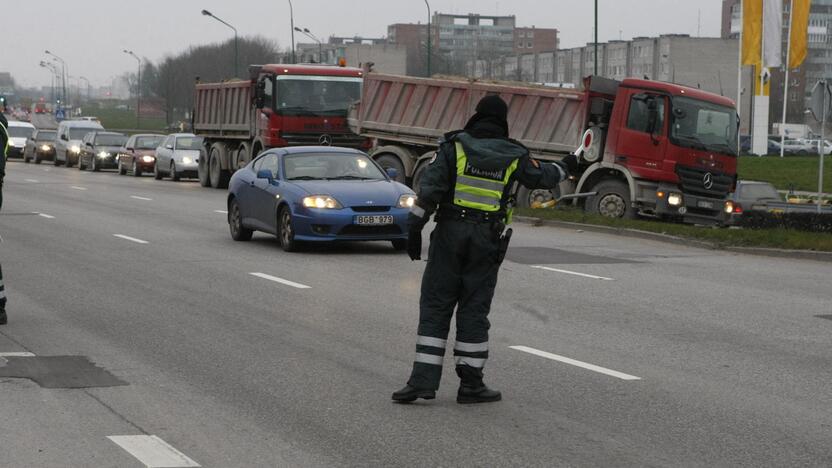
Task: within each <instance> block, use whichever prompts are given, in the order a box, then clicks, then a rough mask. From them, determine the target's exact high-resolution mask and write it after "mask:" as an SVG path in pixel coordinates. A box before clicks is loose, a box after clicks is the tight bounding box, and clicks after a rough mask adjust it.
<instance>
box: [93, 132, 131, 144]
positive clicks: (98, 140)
mask: <svg viewBox="0 0 832 468" xmlns="http://www.w3.org/2000/svg"><path fill="white" fill-rule="evenodd" d="M126 141H127V135H98V136H96V137H95V144H96V145H98V146H121V145H123V144H124V143H125V142H126Z"/></svg>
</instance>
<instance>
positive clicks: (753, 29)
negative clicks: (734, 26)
mask: <svg viewBox="0 0 832 468" xmlns="http://www.w3.org/2000/svg"><path fill="white" fill-rule="evenodd" d="M762 43H763V0H744V1H743V2H742V64H743V65H756V66H757V67H758V68H759V65H760V61H761V57H760V56H761V53H762V51H761V49H762Z"/></svg>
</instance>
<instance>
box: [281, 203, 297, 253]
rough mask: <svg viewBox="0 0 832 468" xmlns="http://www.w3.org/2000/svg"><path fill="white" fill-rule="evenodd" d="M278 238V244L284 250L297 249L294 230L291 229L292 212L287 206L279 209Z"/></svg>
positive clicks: (291, 250)
mask: <svg viewBox="0 0 832 468" xmlns="http://www.w3.org/2000/svg"><path fill="white" fill-rule="evenodd" d="M278 227H279V229H278V231H279V232H278V233H277V235H278V238H279V239H280V246H281V247H282V248H283V250H285V251H286V252H294V251H295V250H297V241H295V232H294V230H292V213H291V212H290V211H289V207H288V206H284V207H283V209H282V210H280V216H279V218H278Z"/></svg>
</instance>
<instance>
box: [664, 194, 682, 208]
mask: <svg viewBox="0 0 832 468" xmlns="http://www.w3.org/2000/svg"><path fill="white" fill-rule="evenodd" d="M667 204H668V205H670V206H681V205H682V194H681V193H671V194H668V195H667Z"/></svg>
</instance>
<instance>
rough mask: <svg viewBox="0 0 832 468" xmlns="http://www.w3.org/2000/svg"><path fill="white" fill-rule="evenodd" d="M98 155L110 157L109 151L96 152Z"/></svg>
mask: <svg viewBox="0 0 832 468" xmlns="http://www.w3.org/2000/svg"><path fill="white" fill-rule="evenodd" d="M98 157H99V158H109V157H110V153H108V152H106V151H102V152H100V153H98Z"/></svg>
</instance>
